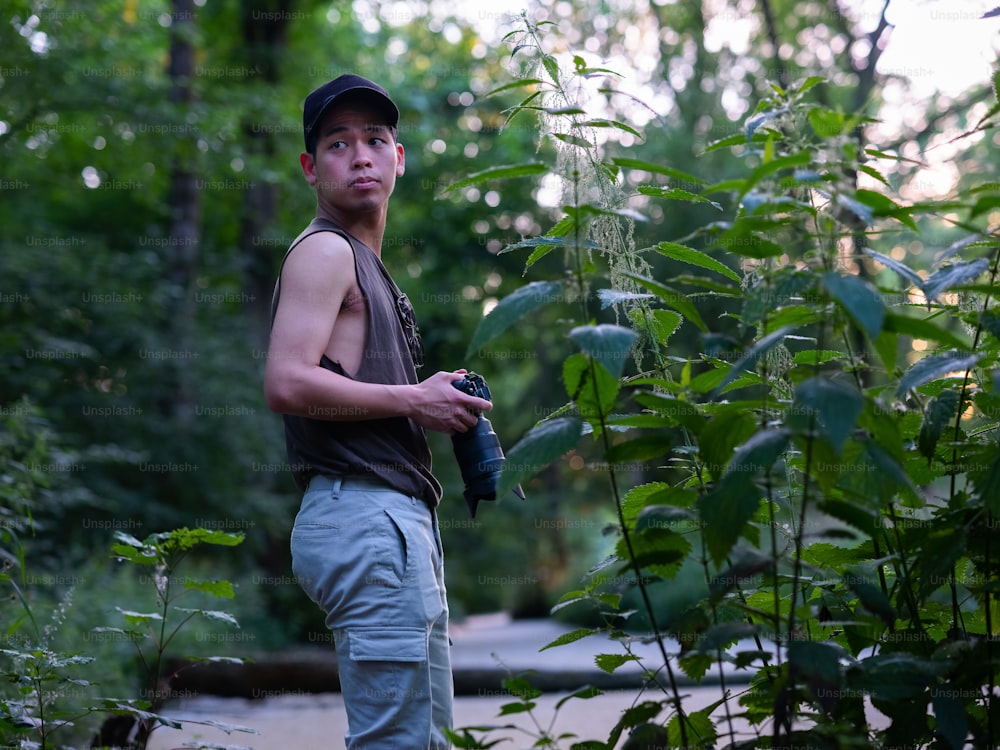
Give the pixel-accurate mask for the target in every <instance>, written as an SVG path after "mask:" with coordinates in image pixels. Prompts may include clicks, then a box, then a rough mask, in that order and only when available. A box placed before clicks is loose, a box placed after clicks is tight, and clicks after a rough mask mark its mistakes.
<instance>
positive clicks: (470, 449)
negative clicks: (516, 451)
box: [451, 372, 524, 518]
mask: <svg viewBox="0 0 1000 750" xmlns="http://www.w3.org/2000/svg"><path fill="white" fill-rule="evenodd" d="M452 385H453V386H455V387H456V388H458V390H460V391H462V392H463V393H468V394H469V395H470V396H476V397H477V398H482V399H486V400H487V401H492V400H493V399H492V398H491V397H490V389H489V387H488V386H487V385H486V381H485V380H484V379H483V377H482V375H477V374H476V373H474V372H469V373H466V375H465V377H464V378H462V379H461V380H455V381H452ZM476 413H477V415H478V416H479V419H478V421H477V422H476V424H475V426H474V427H473V428H472V429H470V430H468V431H467V432H456V433H455V434H454V435H452V438H451V442H452V445H453V446H454V448H455V458H456V459H457V460H458V467H459V469H461V471H462V481H463V482H465V502H466V503H467V504H468V506H469V513H470V514H471V515H472V517H473V518H475V517H476V506H478V505H479V501H480V500H496V498H497V484H498V483H499V481H500V473H501V471H503V463H504V455H503V450H502V449H501V448H500V439H499V438H498V437H497V434H496V433H495V432H494V431H493V425H492V424H490V420H488V419H487V418H486V417H484V416H483V414H482V412H476ZM514 494H515V495H517V496H518V497H519V498H521V499H522V500H524V491H523V490H522V489H521V486H520V485H517V486H515V487H514Z"/></svg>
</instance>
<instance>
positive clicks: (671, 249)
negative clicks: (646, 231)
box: [656, 242, 740, 281]
mask: <svg viewBox="0 0 1000 750" xmlns="http://www.w3.org/2000/svg"><path fill="white" fill-rule="evenodd" d="M656 251H657V252H658V253H660V254H661V255H664V256H666V257H668V258H671V259H673V260H678V261H681V262H682V263H688V264H690V265H693V266H698V267H700V268H706V269H708V270H710V271H715V272H717V273H721V274H722V275H723V276H726V277H728V278H730V279H732V280H733V281H739V280H740V276H739V274H737V273H736V272H735V271H734V270H733V269H731V268H730V267H729V266H727V265H726V264H725V263H721V262H720V261H717V260H716V259H715V258H713V257H711V256H710V255H706V254H705V253H703V252H701V251H700V250H695V249H694V248H692V247H687V246H685V245H679V244H677V243H676V242H661V243H659V244H658V245H657V246H656Z"/></svg>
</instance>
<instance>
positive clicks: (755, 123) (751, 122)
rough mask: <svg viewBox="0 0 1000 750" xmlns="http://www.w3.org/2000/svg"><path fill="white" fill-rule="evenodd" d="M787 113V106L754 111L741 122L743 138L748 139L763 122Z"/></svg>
mask: <svg viewBox="0 0 1000 750" xmlns="http://www.w3.org/2000/svg"><path fill="white" fill-rule="evenodd" d="M787 114H788V107H779V108H777V109H769V110H765V111H763V112H755V113H754V114H752V115H751V116H750V117H748V118H747V119H746V120H745V121H744V123H743V133H744V137H745V140H750V139H751V138H752V137H753V135H754V133H756V132H757V130H758V129H759V128H760V127H761V126H762V125H764V124H766V123H768V122H770V121H771V120H773V119H774V118H776V117H781V116H782V115H787Z"/></svg>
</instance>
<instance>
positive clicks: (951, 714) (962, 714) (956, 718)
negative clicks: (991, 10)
mask: <svg viewBox="0 0 1000 750" xmlns="http://www.w3.org/2000/svg"><path fill="white" fill-rule="evenodd" d="M996 10H997V11H1000V8H997V9H996ZM958 694H959V695H960V694H961V692H959V693H958ZM931 704H932V705H933V707H934V727H935V729H936V730H937V732H938V734H940V735H941V737H942V738H943V739H944V741H945V742H947V743H948V746H949V747H951V750H962V748H964V747H965V746H966V738H967V737H968V734H969V716H968V713H967V712H966V708H965V704H964V703H963V701H962V700H961V699H960V698H958V697H957V695H956V694H955V691H953V690H948V689H947V688H945V689H944V690H936V689H932V690H931Z"/></svg>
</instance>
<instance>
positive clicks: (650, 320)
mask: <svg viewBox="0 0 1000 750" xmlns="http://www.w3.org/2000/svg"><path fill="white" fill-rule="evenodd" d="M633 313H634V314H633ZM629 320H631V321H632V322H633V323H634V324H635V325H636V326H638V327H645V328H647V329H648V330H649V334H650V336H652V337H653V339H654V340H655V341H656V342H657V343H658V344H659V345H660V346H666V345H667V342H668V341H670V337H671V336H672V335H673V334H674V332H675V331H676V330H677V329H678V328H680V325H681V323H682V322H683V318H682V317H681V314H680V313H677V312H674V311H673V310H650V311H649V316H643V315H642V311H641V310H638V309H636V310H631V311H629Z"/></svg>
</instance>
